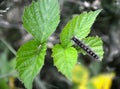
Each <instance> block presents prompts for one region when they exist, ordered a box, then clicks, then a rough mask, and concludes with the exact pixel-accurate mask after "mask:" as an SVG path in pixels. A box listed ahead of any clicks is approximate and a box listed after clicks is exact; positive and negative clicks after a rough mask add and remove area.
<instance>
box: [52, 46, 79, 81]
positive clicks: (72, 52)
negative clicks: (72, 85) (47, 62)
mask: <svg viewBox="0 0 120 89" xmlns="http://www.w3.org/2000/svg"><path fill="white" fill-rule="evenodd" d="M52 52H53V54H52V57H53V58H54V65H55V66H56V67H57V68H58V70H59V71H60V72H62V73H63V74H64V75H65V76H66V77H67V78H69V79H71V78H72V70H73V68H74V66H75V64H76V63H77V56H78V55H77V51H76V49H75V48H73V47H68V48H63V47H62V46H61V45H60V44H57V45H55V46H54V47H53V49H52Z"/></svg>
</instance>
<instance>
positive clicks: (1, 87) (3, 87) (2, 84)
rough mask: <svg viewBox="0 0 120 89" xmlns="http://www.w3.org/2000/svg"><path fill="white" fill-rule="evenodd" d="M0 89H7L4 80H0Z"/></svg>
mask: <svg viewBox="0 0 120 89" xmlns="http://www.w3.org/2000/svg"><path fill="white" fill-rule="evenodd" d="M0 89H9V87H8V85H7V82H6V81H5V79H0Z"/></svg>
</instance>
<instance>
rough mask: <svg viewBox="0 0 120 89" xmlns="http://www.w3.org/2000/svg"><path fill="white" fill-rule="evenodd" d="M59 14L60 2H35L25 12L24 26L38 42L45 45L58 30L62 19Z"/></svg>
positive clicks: (54, 0) (41, 0)
mask: <svg viewBox="0 0 120 89" xmlns="http://www.w3.org/2000/svg"><path fill="white" fill-rule="evenodd" d="M59 13H60V10H59V5H58V0H52V1H51V0H38V1H37V2H34V1H33V2H32V4H31V5H30V6H29V7H26V8H25V10H24V13H23V17H22V21H23V26H24V28H25V29H26V31H28V32H29V33H30V34H32V36H33V37H34V38H35V39H36V40H38V41H40V43H43V42H45V41H46V40H47V39H48V37H49V36H50V35H51V34H52V33H53V32H54V31H55V30H56V27H57V25H58V23H59V19H60V16H59Z"/></svg>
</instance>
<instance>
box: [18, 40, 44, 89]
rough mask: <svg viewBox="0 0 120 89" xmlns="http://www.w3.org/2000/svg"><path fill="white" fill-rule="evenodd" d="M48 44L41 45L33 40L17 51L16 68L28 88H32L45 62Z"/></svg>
mask: <svg viewBox="0 0 120 89" xmlns="http://www.w3.org/2000/svg"><path fill="white" fill-rule="evenodd" d="M45 54H46V44H41V45H39V44H38V43H37V42H36V41H34V40H31V41H29V42H27V43H25V44H24V45H23V46H21V48H20V49H19V50H18V52H17V58H16V69H17V71H18V72H19V77H20V79H21V80H22V81H23V83H24V84H25V86H26V88H27V89H32V82H33V79H34V78H35V76H36V75H37V74H38V73H39V71H40V69H41V68H42V66H43V64H44V57H45Z"/></svg>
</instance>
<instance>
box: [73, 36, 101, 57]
mask: <svg viewBox="0 0 120 89" xmlns="http://www.w3.org/2000/svg"><path fill="white" fill-rule="evenodd" d="M72 40H73V41H74V42H75V43H76V44H77V45H78V46H79V47H80V48H82V49H83V50H84V51H86V52H87V53H88V54H89V55H91V56H92V57H93V58H95V59H99V57H98V55H97V54H96V53H95V52H93V51H92V50H91V49H90V48H89V47H88V46H86V45H85V44H84V43H83V42H82V41H80V40H78V39H77V38H75V37H72Z"/></svg>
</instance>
